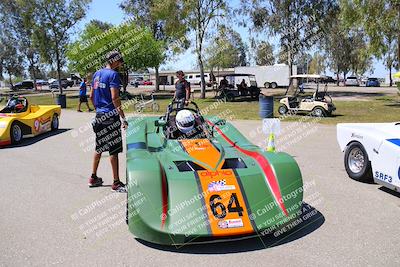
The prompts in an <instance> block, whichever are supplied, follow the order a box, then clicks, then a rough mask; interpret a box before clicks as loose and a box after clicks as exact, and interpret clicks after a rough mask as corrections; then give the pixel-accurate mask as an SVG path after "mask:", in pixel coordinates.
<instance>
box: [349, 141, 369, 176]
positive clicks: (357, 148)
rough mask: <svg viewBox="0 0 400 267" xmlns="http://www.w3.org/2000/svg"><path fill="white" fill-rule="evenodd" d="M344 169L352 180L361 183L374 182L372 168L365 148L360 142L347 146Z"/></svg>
mask: <svg viewBox="0 0 400 267" xmlns="http://www.w3.org/2000/svg"><path fill="white" fill-rule="evenodd" d="M344 167H345V168H346V172H347V174H348V175H349V176H350V178H352V179H354V180H356V181H360V182H370V181H372V168H371V162H370V161H369V158H368V154H367V152H366V151H365V148H364V147H363V145H362V144H360V143H359V142H352V143H351V144H350V145H348V146H347V148H346V151H345V154H344Z"/></svg>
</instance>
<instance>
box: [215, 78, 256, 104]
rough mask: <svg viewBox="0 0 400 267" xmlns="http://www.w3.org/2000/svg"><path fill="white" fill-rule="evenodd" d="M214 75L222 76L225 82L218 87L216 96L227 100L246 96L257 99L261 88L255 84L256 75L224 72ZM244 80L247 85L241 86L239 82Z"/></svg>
mask: <svg viewBox="0 0 400 267" xmlns="http://www.w3.org/2000/svg"><path fill="white" fill-rule="evenodd" d="M216 77H224V78H226V79H227V84H226V85H223V86H221V84H220V86H219V87H218V90H217V97H219V98H224V99H225V100H226V101H227V102H230V101H234V100H235V98H237V97H248V96H250V97H251V99H258V96H259V95H260V92H261V89H260V88H259V87H258V86H257V81H256V76H255V75H253V74H226V75H218V76H216ZM243 79H244V80H245V82H246V85H247V87H244V88H243V87H242V86H241V82H242V80H243Z"/></svg>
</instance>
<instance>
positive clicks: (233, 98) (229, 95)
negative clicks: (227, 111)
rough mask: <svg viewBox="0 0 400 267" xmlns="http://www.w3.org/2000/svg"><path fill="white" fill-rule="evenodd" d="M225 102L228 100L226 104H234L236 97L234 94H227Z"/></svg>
mask: <svg viewBox="0 0 400 267" xmlns="http://www.w3.org/2000/svg"><path fill="white" fill-rule="evenodd" d="M225 100H226V102H232V101H234V100H235V96H234V95H233V94H226V95H225Z"/></svg>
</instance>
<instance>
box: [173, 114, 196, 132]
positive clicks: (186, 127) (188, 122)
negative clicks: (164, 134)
mask: <svg viewBox="0 0 400 267" xmlns="http://www.w3.org/2000/svg"><path fill="white" fill-rule="evenodd" d="M176 126H177V127H178V129H179V131H181V132H182V133H184V134H186V133H188V132H190V131H191V130H193V128H194V116H193V114H192V112H190V111H189V110H187V109H183V110H180V111H179V112H178V113H177V114H176Z"/></svg>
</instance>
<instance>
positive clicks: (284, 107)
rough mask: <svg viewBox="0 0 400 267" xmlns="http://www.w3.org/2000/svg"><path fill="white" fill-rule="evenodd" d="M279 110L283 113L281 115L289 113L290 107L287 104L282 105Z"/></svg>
mask: <svg viewBox="0 0 400 267" xmlns="http://www.w3.org/2000/svg"><path fill="white" fill-rule="evenodd" d="M278 112H279V114H281V115H285V114H287V113H288V108H287V107H286V105H281V106H279V108H278Z"/></svg>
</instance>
